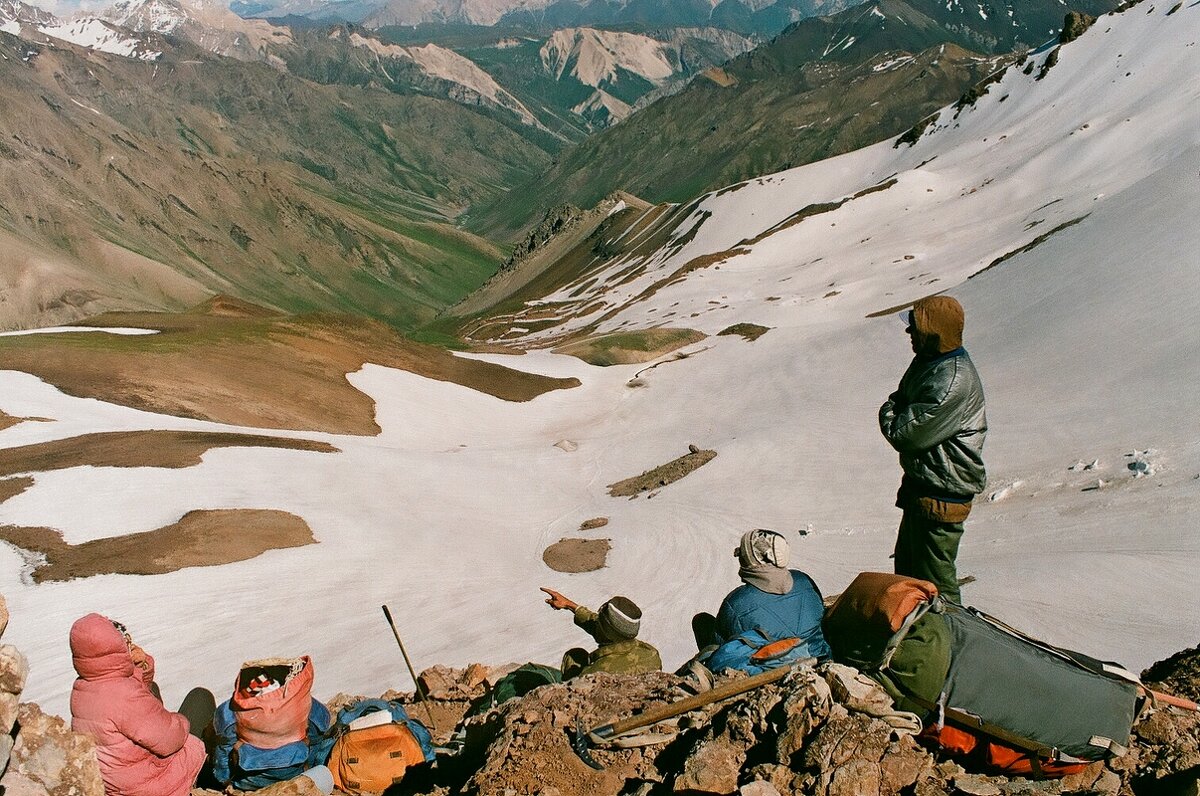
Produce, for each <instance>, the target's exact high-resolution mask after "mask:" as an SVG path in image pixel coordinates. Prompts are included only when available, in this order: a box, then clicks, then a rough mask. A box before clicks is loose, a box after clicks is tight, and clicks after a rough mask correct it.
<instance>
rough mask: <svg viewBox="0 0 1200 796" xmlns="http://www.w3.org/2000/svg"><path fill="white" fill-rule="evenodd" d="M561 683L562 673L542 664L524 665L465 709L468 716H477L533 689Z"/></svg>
mask: <svg viewBox="0 0 1200 796" xmlns="http://www.w3.org/2000/svg"><path fill="white" fill-rule="evenodd" d="M562 681H563V676H562V671H561V670H559V669H556V668H554V667H553V666H546V665H545V664H542V663H525V664H522V665H521V666H518V667H517V668H516V669H513V670H512V671H511V672H509V673H508V674H506V675H504V676H503V677H501V678H500V679H499V680H497V681H496V684H495V685H494V686H492V688H491V690H489V691H488V692H487V693H486V694H484V695H483V696H481V697H479V698H478V699H476V700H475V701H474V702H472V703H471V706H470V707H469V708H468V709H467V715H468V716H479V715H482V714H484V713H487V712H488V711H489V710H491V709H492V708H494V707H498V706H499V705H503V704H504V703H505V702H507V701H508V700H510V699H515V698H517V697H523V696H525V695H526V694H528V693H529V692H530V691H532V690H533V689H535V688H540V687H541V686H543V685H553V684H555V683H561V682H562Z"/></svg>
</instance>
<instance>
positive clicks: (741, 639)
mask: <svg viewBox="0 0 1200 796" xmlns="http://www.w3.org/2000/svg"><path fill="white" fill-rule="evenodd" d="M815 657H816V656H815V655H813V654H812V652H811V651H810V650H809V648H808V645H807V644H805V643H804V640H803V639H799V638H784V639H773V638H771V637H770V636H768V635H767V634H766V633H765V632H764V631H763V630H762V629H761V628H757V627H756V628H755V629H754V630H751V631H750V632H748V633H743V634H742V635H740V636H738V637H737V638H732V639H730V640H729V641H726V642H725V643H724V644H721V645H720V646H718V647H717V648H716V649H715V650H713V651H712V652H711V653H709V654H708V655H707V656H705V657H703V658H701V660H700V663H702V664H704V666H705V667H706V668H707V669H708V670H709V671H711V672H713V673H714V674H719V673H720V672H723V671H726V670H727V669H736V670H737V671H739V672H745V673H746V674H760V673H762V672H765V671H767V670H769V669H778V668H779V667H780V666H788V665H790V664H793V663H795V662H797V661H801V660H804V659H805V658H815Z"/></svg>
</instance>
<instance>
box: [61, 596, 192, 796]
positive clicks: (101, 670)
mask: <svg viewBox="0 0 1200 796" xmlns="http://www.w3.org/2000/svg"><path fill="white" fill-rule="evenodd" d="M71 656H72V657H73V659H74V662H75V671H76V672H77V673H78V674H79V678H78V679H77V680H76V681H75V685H74V687H73V688H72V689H71V729H73V730H75V731H76V732H81V733H84V734H86V735H90V736H91V737H92V738H93V739H94V740H95V741H96V757H97V759H98V760H99V762H100V774H101V776H102V777H103V778H104V792H105V794H106V796H185V795H186V794H187V793H189V791H190V790H191V788H192V783H194V782H195V781H196V776H197V775H198V774H199V773H200V767H201V766H203V765H204V744H203V742H201V740H200V739H199V738H197V737H195V736H194V735H191V734H190V732H189V727H188V720H187V718H185V717H184V716H183V715H182V714H180V713H172V712H171V711H169V710H167V709H166V708H165V707H163V705H162V703H161V702H160V701H159V700H158V699H157V698H156V697H155V695H154V694H153V693H151V690H150V685H151V683H152V682H153V680H154V659H153V658H151V657H150V656H149V655H147V654H146V653H145V652H143V651H142V650H141V648H140V647H137V646H136V645H135V644H133V642H132V641H131V640H130V639H129V637H128V636H127V634H125V633H124V632H123V629H122V628H119V627H118V626H117V625H116V624H114V623H113V622H112V621H111V620H109V619H108V618H106V617H103V616H101V615H100V614H88V615H87V616H85V617H82V618H81V619H78V620H77V621H76V622H75V624H74V625H72V626H71Z"/></svg>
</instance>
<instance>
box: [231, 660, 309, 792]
mask: <svg viewBox="0 0 1200 796" xmlns="http://www.w3.org/2000/svg"><path fill="white" fill-rule="evenodd" d="M312 683H313V667H312V660H311V659H310V658H309V657H308V656H307V655H305V656H302V657H300V658H268V659H265V660H259V661H249V662H247V663H243V664H242V666H241V668H240V669H239V670H238V676H237V679H236V680H235V681H234V686H233V696H232V698H230V699H228V700H226V701H225V702H222V703H221V705H220V706H219V707H218V708H217V710H216V713H215V714H214V716H213V729H214V730H215V732H216V735H217V747H216V749H215V750H214V752H213V776H214V777H215V778H216V779H217V781H218V782H220V783H222V784H228V785H232V786H233V787H235V788H237V789H238V790H257V789H259V788H262V787H265V786H267V785H270V784H272V783H275V782H282V781H283V780H288V779H291V778H293V777H295V776H296V775H298V774H300V773H301V772H303V771H305V770H306V769H308V768H311V767H312V766H313V765H317V764H319V763H320V762H321V761H320V760H317V759H316V757H317V753H316V752H315V751H314V745H315V743H316V742H317V741H319V740H320V739H321V738H322V737H323V736H324V734H325V732H326V731H327V730H328V729H329V725H330V715H329V710H328V709H326V707H325V706H324V705H322V704H321V703H320V702H318V701H317V700H315V699H313V698H312V696H311V691H312Z"/></svg>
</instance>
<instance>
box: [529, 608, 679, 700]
mask: <svg viewBox="0 0 1200 796" xmlns="http://www.w3.org/2000/svg"><path fill="white" fill-rule="evenodd" d="M542 591H544V592H546V594H549V595H550V599H548V600H546V604H547V605H549V606H550V607H551V608H554V609H555V610H560V609H568V610H570V611H573V612H574V613H575V624H577V625H579V627H581V628H583V629H584V630H585V631H586V632H587V633H588V635H590V636H591V637H592V638H594V639H595V640H596V643H597V644H599V645H600V646H599V647H598V648H597V649H596V650H595V651H593V652H590V653H589V652H587V651H585V650H583V649H582V648H579V647H576V648H574V649H570V650H567V652H566V654H564V655H563V662H562V675H563V679H564V680H569V679H571V678H572V677H577V676H579V675H581V674H593V673H595V672H608V673H609V674H644V673H646V672H657V671H661V670H662V659H661V658H660V657H659V655H658V650H656V649H655V648H654V647H652V646H650V645H649V644H647V643H646V642H644V641H639V640H638V637H637V634H638V631H639V630H640V629H641V625H642V611H641V609H640V608H638V607H637V605H635V604H634V602H633V600H631V599H629V598H628V597H613V598H612V599H611V600H609V601H608V602H606V603H604V604H603V605H601V606H600V610H599V611H592V610H590V609H588V608H584V607H583V606H582V605H579V604H578V603H575V602H572V601H571V600H568V599H567V598H566V597H564V596H562V595H561V594H559V593H558V592H556V591H553V590H551V589H546V588H543V589H542Z"/></svg>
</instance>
